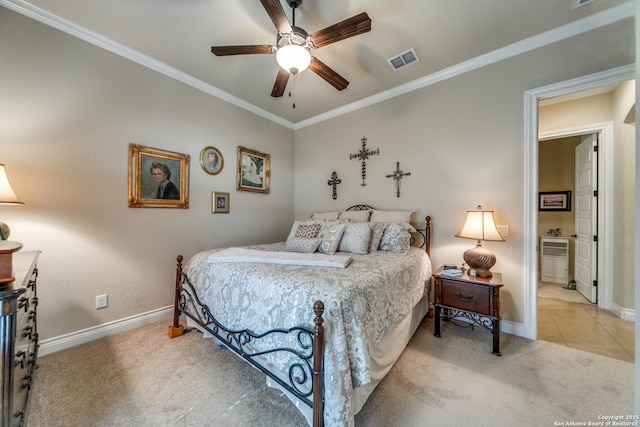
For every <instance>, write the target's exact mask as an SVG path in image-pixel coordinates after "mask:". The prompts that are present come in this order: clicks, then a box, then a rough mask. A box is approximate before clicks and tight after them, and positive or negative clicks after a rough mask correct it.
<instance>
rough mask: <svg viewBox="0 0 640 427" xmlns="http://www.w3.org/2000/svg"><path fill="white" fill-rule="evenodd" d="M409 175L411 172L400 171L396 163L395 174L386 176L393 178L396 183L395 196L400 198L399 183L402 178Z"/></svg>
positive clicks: (398, 163) (398, 164)
mask: <svg viewBox="0 0 640 427" xmlns="http://www.w3.org/2000/svg"><path fill="white" fill-rule="evenodd" d="M409 175H411V172H406V173H405V172H402V171H401V170H400V162H396V170H395V172H393V173H392V174H390V175H387V178H393V180H394V181H395V182H396V196H397V197H400V181H401V180H402V177H403V176H409Z"/></svg>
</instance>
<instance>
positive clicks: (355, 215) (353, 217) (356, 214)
mask: <svg viewBox="0 0 640 427" xmlns="http://www.w3.org/2000/svg"><path fill="white" fill-rule="evenodd" d="M370 216H371V211H341V212H340V215H338V218H339V219H348V220H350V221H353V222H368V221H369V217H370Z"/></svg>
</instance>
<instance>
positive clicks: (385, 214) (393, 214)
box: [370, 210, 415, 223]
mask: <svg viewBox="0 0 640 427" xmlns="http://www.w3.org/2000/svg"><path fill="white" fill-rule="evenodd" d="M414 213H415V211H379V210H375V211H373V212H372V213H371V219H370V221H371V222H407V223H408V222H411V215H413V214H414Z"/></svg>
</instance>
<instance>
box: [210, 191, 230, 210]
mask: <svg viewBox="0 0 640 427" xmlns="http://www.w3.org/2000/svg"><path fill="white" fill-rule="evenodd" d="M229 202H230V200H229V193H223V192H221V191H212V192H211V213H214V214H217V213H229V208H230V206H229Z"/></svg>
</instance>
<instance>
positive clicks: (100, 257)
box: [0, 7, 294, 339]
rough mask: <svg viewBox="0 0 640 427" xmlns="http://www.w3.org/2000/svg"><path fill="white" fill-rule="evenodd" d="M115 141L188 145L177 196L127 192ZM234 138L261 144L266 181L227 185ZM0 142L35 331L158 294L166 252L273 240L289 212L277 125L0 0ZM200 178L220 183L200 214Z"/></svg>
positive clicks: (84, 324) (6, 213) (90, 322)
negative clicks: (102, 303) (142, 205)
mask: <svg viewBox="0 0 640 427" xmlns="http://www.w3.org/2000/svg"><path fill="white" fill-rule="evenodd" d="M129 143H137V144H142V145H146V146H151V147H154V148H160V149H166V150H172V151H177V152H180V153H185V154H189V155H190V156H191V174H190V177H191V186H190V187H191V188H190V202H191V203H190V208H189V209H187V210H176V209H133V208H129V207H128V206H127V156H128V145H129ZM208 145H213V146H215V147H217V148H219V149H220V151H221V152H222V154H223V156H224V160H225V164H224V169H223V171H222V172H221V173H220V174H219V175H216V176H211V175H208V174H206V173H205V172H204V171H203V170H202V169H201V167H200V166H199V155H200V151H201V150H202V148H204V147H205V146H208ZM238 145H244V146H247V147H250V148H253V149H256V150H259V151H262V152H265V153H269V154H271V156H272V162H271V166H272V170H273V176H272V180H271V188H272V192H271V194H270V195H264V194H256V193H247V192H237V191H236V190H235V185H236V171H235V167H236V149H237V146H238ZM0 153H2V155H1V157H0V162H1V163H5V164H6V165H7V171H8V174H9V178H10V180H11V182H12V185H13V188H14V190H15V191H16V192H17V194H18V195H19V196H20V197H21V198H22V199H23V200H24V202H25V205H24V206H18V207H15V206H3V207H2V209H1V210H0V214H1V215H0V219H1V220H2V221H4V222H6V223H8V224H9V225H10V226H11V228H12V233H11V239H13V240H17V241H20V242H22V243H23V244H24V249H25V250H30V249H39V250H41V251H42V255H41V260H40V265H39V266H40V277H39V283H40V287H39V290H38V293H39V296H40V305H39V307H38V311H39V319H38V320H39V321H38V326H39V329H40V338H41V339H47V338H51V337H56V336H59V335H62V334H65V333H70V332H74V331H78V330H81V329H84V328H88V327H92V326H96V325H100V324H103V323H106V322H110V321H114V320H118V319H122V318H125V317H128V316H133V315H137V314H140V313H145V312H148V311H150V310H155V309H158V308H161V307H166V306H169V305H171V304H172V303H173V277H174V275H175V258H176V256H177V255H178V254H183V255H184V256H185V257H187V258H188V257H189V256H191V255H192V254H194V253H195V252H196V251H198V250H202V249H205V248H211V247H218V246H225V245H230V244H245V243H256V242H265V241H276V240H281V239H282V238H283V236H286V233H287V232H288V231H289V228H290V226H291V222H292V220H293V171H294V168H293V131H292V130H291V129H287V128H284V127H282V126H279V125H276V124H274V123H273V122H270V121H267V120H264V119H261V118H259V117H257V116H255V115H253V114H250V113H248V112H246V111H244V110H241V109H238V108H235V107H232V106H230V105H229V104H227V103H224V102H222V101H220V100H217V99H216V98H213V97H211V96H209V95H206V94H204V93H202V92H199V91H196V90H194V89H193V88H190V87H188V86H186V85H184V84H181V83H178V82H176V81H175V80H172V79H169V78H167V77H165V76H162V75H160V74H158V73H155V72H152V71H150V70H148V69H146V68H144V67H141V66H138V65H136V64H134V63H132V62H130V61H127V60H125V59H123V58H120V57H118V56H116V55H113V54H110V53H108V52H106V51H104V50H102V49H99V48H97V47H94V46H92V45H89V44H87V43H85V42H82V41H80V40H78V39H75V38H73V37H71V36H68V35H65V34H63V33H61V32H59V31H56V30H54V29H52V28H49V27H47V26H45V25H42V24H39V23H37V22H35V21H32V20H30V19H28V18H26V17H23V16H21V15H18V14H16V13H14V12H11V11H9V10H8V9H5V8H2V7H0ZM212 191H226V192H230V193H231V196H230V201H231V205H230V207H231V213H230V214H229V215H212V214H211V192H212ZM99 294H108V295H109V307H108V308H106V309H101V310H96V309H95V297H96V295H99Z"/></svg>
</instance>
